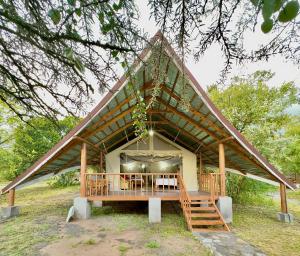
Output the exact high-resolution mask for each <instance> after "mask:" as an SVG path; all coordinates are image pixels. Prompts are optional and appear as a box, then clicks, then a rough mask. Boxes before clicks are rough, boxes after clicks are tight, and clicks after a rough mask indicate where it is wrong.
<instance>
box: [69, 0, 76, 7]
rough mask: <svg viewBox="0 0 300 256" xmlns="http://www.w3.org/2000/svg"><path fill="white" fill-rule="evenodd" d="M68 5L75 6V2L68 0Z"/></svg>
mask: <svg viewBox="0 0 300 256" xmlns="http://www.w3.org/2000/svg"><path fill="white" fill-rule="evenodd" d="M68 4H69V5H72V6H75V5H76V0H68Z"/></svg>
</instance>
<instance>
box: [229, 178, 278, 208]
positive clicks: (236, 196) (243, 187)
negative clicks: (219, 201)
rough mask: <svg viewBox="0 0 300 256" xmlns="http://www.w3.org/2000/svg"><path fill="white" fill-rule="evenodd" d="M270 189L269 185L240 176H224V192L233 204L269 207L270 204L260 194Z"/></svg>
mask: <svg viewBox="0 0 300 256" xmlns="http://www.w3.org/2000/svg"><path fill="white" fill-rule="evenodd" d="M272 189H274V188H273V187H272V186H271V185H268V184H266V183H263V182H260V181H256V180H253V179H250V178H247V177H244V176H241V175H237V174H233V173H227V175H226V191H227V193H228V195H229V196H231V197H232V199H233V201H234V203H239V204H248V203H251V204H256V205H266V204H268V205H270V204H272V202H270V200H266V198H265V197H264V196H262V194H264V193H265V192H267V191H270V190H272Z"/></svg>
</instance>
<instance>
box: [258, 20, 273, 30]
mask: <svg viewBox="0 0 300 256" xmlns="http://www.w3.org/2000/svg"><path fill="white" fill-rule="evenodd" d="M272 28H273V20H271V19H266V20H265V21H264V22H263V23H262V24H261V30H262V32H264V33H268V32H270V31H271V30H272Z"/></svg>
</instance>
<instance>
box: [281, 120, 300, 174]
mask: <svg viewBox="0 0 300 256" xmlns="http://www.w3.org/2000/svg"><path fill="white" fill-rule="evenodd" d="M279 146H280V151H281V152H280V154H278V156H279V161H278V162H279V165H280V166H281V169H282V170H284V172H286V173H300V116H297V117H294V119H293V120H292V121H291V122H289V123H287V125H286V127H285V137H284V138H283V140H282V141H280V143H279Z"/></svg>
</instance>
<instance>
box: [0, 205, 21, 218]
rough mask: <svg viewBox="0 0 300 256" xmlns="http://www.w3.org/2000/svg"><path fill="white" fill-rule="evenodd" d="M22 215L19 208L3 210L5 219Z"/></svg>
mask: <svg viewBox="0 0 300 256" xmlns="http://www.w3.org/2000/svg"><path fill="white" fill-rule="evenodd" d="M19 214H20V207H19V206H8V207H3V208H1V216H2V217H3V218H4V219H7V218H11V217H15V216H18V215H19Z"/></svg>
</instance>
